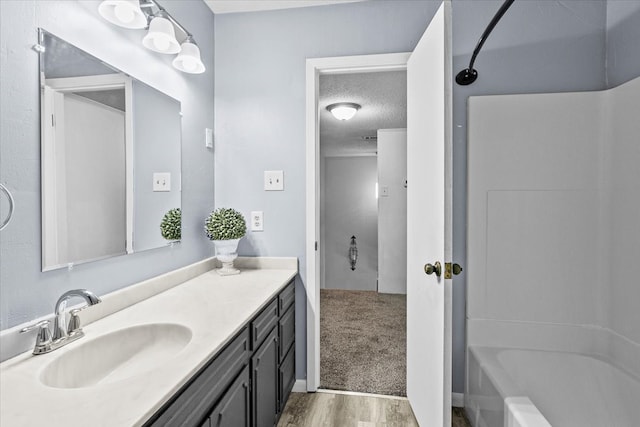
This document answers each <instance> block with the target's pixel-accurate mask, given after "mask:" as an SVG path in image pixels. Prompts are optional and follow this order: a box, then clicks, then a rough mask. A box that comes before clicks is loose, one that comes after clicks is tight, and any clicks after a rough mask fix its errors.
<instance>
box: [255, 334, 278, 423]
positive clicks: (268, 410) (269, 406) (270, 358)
mask: <svg viewBox="0 0 640 427" xmlns="http://www.w3.org/2000/svg"><path fill="white" fill-rule="evenodd" d="M251 382H252V393H251V404H252V409H253V414H252V415H253V426H254V427H273V426H275V424H276V421H277V414H278V409H279V408H278V334H277V329H276V328H275V327H274V328H273V329H272V330H271V332H270V333H269V335H268V336H267V338H266V339H265V341H264V342H263V343H262V345H261V346H260V347H259V348H258V350H257V351H256V352H255V353H254V355H253V357H252V358H251Z"/></svg>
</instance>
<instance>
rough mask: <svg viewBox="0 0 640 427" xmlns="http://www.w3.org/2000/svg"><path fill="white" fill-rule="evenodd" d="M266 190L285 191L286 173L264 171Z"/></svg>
mask: <svg viewBox="0 0 640 427" xmlns="http://www.w3.org/2000/svg"><path fill="white" fill-rule="evenodd" d="M264 190H265V191H283V190H284V172H282V171H264Z"/></svg>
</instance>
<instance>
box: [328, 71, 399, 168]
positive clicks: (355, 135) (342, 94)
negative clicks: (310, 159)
mask: <svg viewBox="0 0 640 427" xmlns="http://www.w3.org/2000/svg"><path fill="white" fill-rule="evenodd" d="M319 92H320V97H319V105H318V107H319V110H320V151H321V153H322V155H324V156H337V155H354V154H364V153H375V152H376V150H377V144H376V141H375V140H374V141H365V140H363V138H362V137H363V136H376V134H377V131H378V129H396V128H405V127H407V73H406V71H388V72H377V73H356V74H337V75H336V74H328V75H321V76H320V91H319ZM336 102H355V103H356V104H360V105H361V106H362V108H360V110H359V111H358V113H357V114H356V115H355V117H354V118H352V119H351V120H346V121H341V120H337V119H335V118H334V117H333V116H332V115H331V113H330V112H329V111H327V108H326V107H327V105H330V104H333V103H336Z"/></svg>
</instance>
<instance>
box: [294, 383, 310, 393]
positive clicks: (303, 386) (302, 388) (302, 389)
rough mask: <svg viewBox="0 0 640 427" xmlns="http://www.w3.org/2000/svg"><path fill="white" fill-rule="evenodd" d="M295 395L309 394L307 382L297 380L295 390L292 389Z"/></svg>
mask: <svg viewBox="0 0 640 427" xmlns="http://www.w3.org/2000/svg"><path fill="white" fill-rule="evenodd" d="M291 391H292V392H294V393H306V392H307V380H296V382H295V383H293V388H292V389H291Z"/></svg>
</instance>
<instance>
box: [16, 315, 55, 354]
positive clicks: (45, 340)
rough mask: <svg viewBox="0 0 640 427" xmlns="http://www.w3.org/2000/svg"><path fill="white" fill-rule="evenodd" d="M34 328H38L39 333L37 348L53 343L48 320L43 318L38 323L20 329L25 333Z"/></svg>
mask: <svg viewBox="0 0 640 427" xmlns="http://www.w3.org/2000/svg"><path fill="white" fill-rule="evenodd" d="M34 329H38V335H37V336H36V348H38V347H44V346H46V345H48V344H51V331H49V321H48V320H42V321H40V322H38V323H35V324H33V325H30V326H27V327H26V328H22V329H21V330H20V333H21V334H23V333H25V332H29V331H32V330H34ZM34 351H35V350H34Z"/></svg>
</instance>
